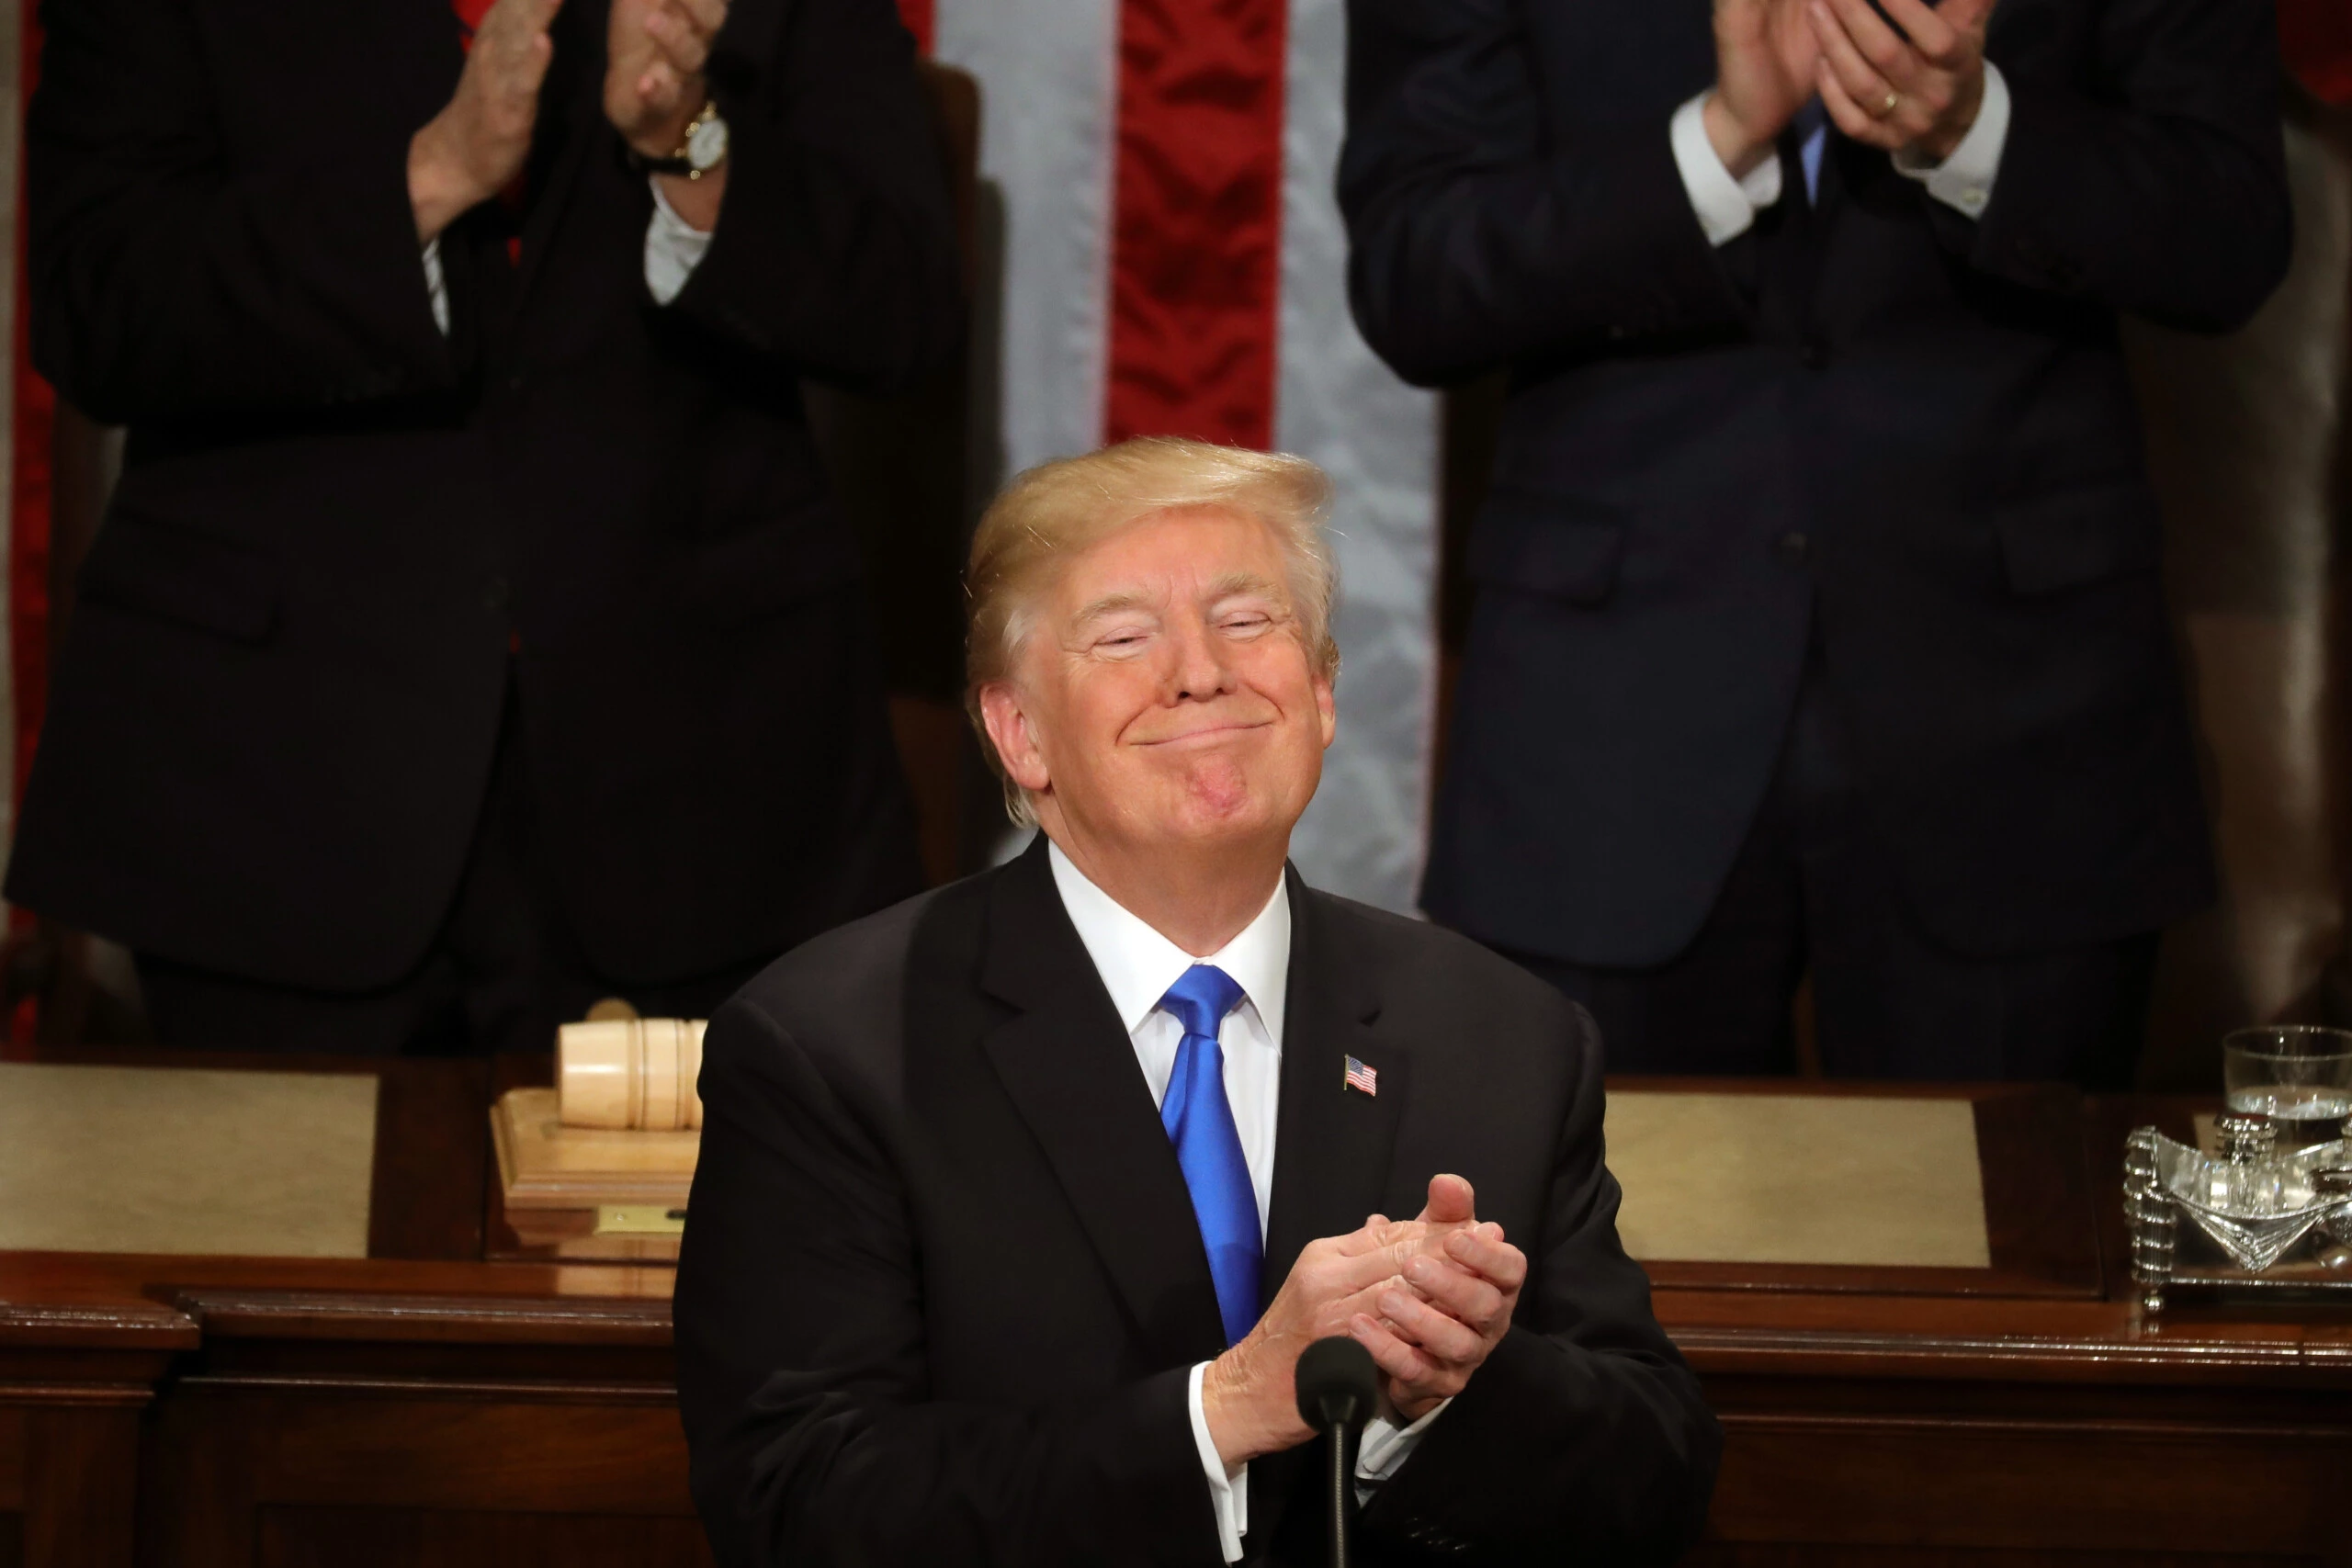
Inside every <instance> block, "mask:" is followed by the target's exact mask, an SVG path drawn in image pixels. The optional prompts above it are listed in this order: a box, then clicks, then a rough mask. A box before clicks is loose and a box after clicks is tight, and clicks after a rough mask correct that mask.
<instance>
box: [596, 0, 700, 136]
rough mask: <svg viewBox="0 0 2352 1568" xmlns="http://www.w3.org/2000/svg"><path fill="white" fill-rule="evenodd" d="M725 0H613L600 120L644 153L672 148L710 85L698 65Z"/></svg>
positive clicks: (606, 48)
mask: <svg viewBox="0 0 2352 1568" xmlns="http://www.w3.org/2000/svg"><path fill="white" fill-rule="evenodd" d="M726 21H727V0H613V10H612V25H611V28H610V30H609V33H608V34H607V37H606V39H605V118H607V119H609V120H611V121H612V122H613V129H614V130H617V131H619V132H620V133H621V138H622V140H623V141H627V142H628V144H629V145H630V146H631V147H634V148H636V149H637V150H638V151H639V152H642V153H644V154H645V155H646V156H647V157H649V158H666V157H668V156H669V155H670V154H671V153H672V152H675V151H676V150H677V147H678V143H679V141H681V140H682V139H683V138H684V135H685V131H686V126H687V123H688V122H689V121H691V120H692V119H693V118H695V115H697V114H699V113H701V112H702V107H703V105H704V104H705V103H706V102H707V101H708V100H709V97H710V87H709V85H708V84H707V82H706V81H705V80H704V76H703V67H704V65H705V64H706V63H707V62H708V61H709V59H710V40H711V39H713V38H715V37H717V36H718V29H719V28H720V27H721V26H723V25H724V24H725V23H726Z"/></svg>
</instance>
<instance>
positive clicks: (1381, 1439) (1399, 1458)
mask: <svg viewBox="0 0 2352 1568" xmlns="http://www.w3.org/2000/svg"><path fill="white" fill-rule="evenodd" d="M1449 1404H1453V1401H1452V1400H1451V1399H1441V1400H1439V1401H1438V1402H1437V1403H1436V1404H1433V1405H1431V1406H1430V1408H1429V1409H1428V1410H1426V1411H1423V1412H1422V1413H1421V1417H1420V1419H1419V1420H1418V1421H1415V1422H1414V1423H1413V1424H1412V1425H1411V1426H1409V1427H1399V1426H1397V1424H1396V1423H1395V1422H1394V1421H1391V1420H1389V1419H1388V1417H1386V1416H1374V1417H1373V1418H1372V1419H1371V1420H1369V1421H1367V1422H1365V1423H1364V1425H1363V1442H1362V1443H1361V1444H1359V1445H1358V1446H1357V1448H1356V1502H1357V1504H1358V1505H1359V1506H1361V1505H1363V1504H1365V1503H1369V1502H1371V1501H1372V1494H1373V1490H1374V1488H1375V1487H1377V1486H1378V1485H1379V1484H1380V1483H1382V1482H1384V1481H1385V1480H1387V1479H1388V1478H1389V1477H1390V1476H1392V1475H1394V1474H1396V1473H1397V1467H1398V1466H1399V1465H1401V1464H1403V1463H1404V1462H1405V1461H1407V1460H1408V1459H1410V1458H1412V1457H1413V1450H1414V1449H1415V1448H1416V1447H1418V1446H1419V1443H1420V1440H1421V1434H1422V1433H1424V1432H1426V1431H1428V1430H1429V1429H1430V1422H1432V1421H1434V1420H1436V1419H1437V1418H1438V1417H1439V1416H1442V1415H1444V1414H1445V1407H1446V1406H1447V1405H1449Z"/></svg>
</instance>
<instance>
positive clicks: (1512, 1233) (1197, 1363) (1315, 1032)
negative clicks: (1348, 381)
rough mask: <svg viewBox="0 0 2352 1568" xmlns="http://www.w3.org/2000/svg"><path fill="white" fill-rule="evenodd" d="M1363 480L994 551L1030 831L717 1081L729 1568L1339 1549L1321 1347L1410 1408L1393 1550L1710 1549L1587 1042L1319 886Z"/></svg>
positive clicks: (1161, 479)
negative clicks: (1320, 1379) (1303, 865)
mask: <svg viewBox="0 0 2352 1568" xmlns="http://www.w3.org/2000/svg"><path fill="white" fill-rule="evenodd" d="M1328 495H1329V491H1328V486H1327V484H1326V483H1325V481H1324V479H1323V476H1322V475H1321V473H1320V472H1319V471H1318V470H1317V469H1316V468H1314V466H1313V465H1311V464H1309V463H1306V462H1305V461H1303V460H1301V459H1298V458H1295V457H1283V456H1279V455H1267V454H1261V453H1253V452H1245V451H1238V450H1234V449H1229V448H1225V447H1218V446H1206V445H1203V444H1199V443H1193V442H1184V441H1172V440H1144V441H1131V442H1127V443H1125V444H1124V445H1122V446H1114V447H1111V448H1109V449H1107V450H1105V451H1102V452H1097V453H1094V454H1092V455H1091V456H1088V457H1078V458H1073V459H1069V460H1068V461H1064V462H1059V463H1051V464H1047V465H1046V466H1045V467H1043V468H1036V469H1034V470H1032V471H1030V472H1029V473H1026V474H1024V475H1023V476H1021V478H1020V479H1016V480H1015V481H1014V482H1013V484H1012V486H1011V488H1010V489H1008V490H1007V491H1006V492H1005V493H1004V494H1003V495H1002V496H1001V498H1000V499H999V500H998V501H997V502H996V503H995V505H994V506H993V507H991V508H990V510H989V513H988V515H987V516H986V517H985V518H983V519H982V521H981V524H980V527H979V531H978V536H977V537H976V538H975V540H974V543H973V547H972V557H971V565H970V572H969V580H968V586H969V590H970V595H971V624H970V643H969V678H970V679H969V701H970V705H971V708H972V711H973V715H974V717H975V720H976V722H977V723H978V726H979V728H980V730H981V733H982V735H983V737H984V739H985V741H986V744H987V747H988V749H989V752H990V754H991V756H992V757H993V758H994V761H995V763H996V765H997V767H998V769H999V771H1000V773H1001V774H1002V777H1003V779H1004V784H1005V790H1006V796H1007V800H1008V803H1009V804H1010V806H1011V807H1012V811H1013V814H1014V816H1015V817H1016V818H1018V819H1021V820H1023V821H1034V822H1035V824H1036V825H1037V826H1038V828H1039V829H1041V832H1040V833H1039V834H1038V837H1037V840H1036V842H1035V844H1034V845H1033V846H1032V847H1031V848H1030V850H1029V851H1028V852H1025V853H1023V855H1021V856H1020V857H1019V858H1017V859H1015V860H1014V861H1012V863H1009V864H1007V865H1004V866H1002V867H1001V868H999V869H998V870H995V871H992V872H989V873H986V874H982V875H979V876H976V877H973V878H971V879H969V880H967V881H965V882H961V883H957V884H956V885H954V886H948V887H944V888H941V889H939V890H937V891H935V892H933V893H930V894H926V895H924V896H923V897H920V898H916V899H913V900H911V901H910V902H908V903H905V904H902V905H899V907H897V908H893V909H889V910H887V911H885V912H884V913H882V914H879V915H876V916H874V917H872V918H870V919H865V920H863V921H860V922H858V923H856V924H854V925H851V926H846V927H843V928H842V929H841V930H839V931H834V932H832V933H831V934H829V935H827V936H824V937H821V938H820V939H818V940H817V941H815V942H810V943H809V944H808V945H807V946H805V947H802V948H801V949H799V950H798V951H797V952H795V953H791V954H789V955H787V956H786V958H784V959H783V960H781V961H780V962H778V963H777V964H775V965H774V966H773V967H771V968H770V969H768V970H767V971H766V972H765V973H764V974H763V975H762V976H760V977H759V978H758V979H757V980H755V981H754V982H752V985H750V986H749V987H746V988H745V989H744V990H743V991H742V992H741V994H740V995H738V996H737V997H736V998H735V999H734V1000H733V1001H732V1002H730V1003H729V1005H728V1006H727V1007H726V1009H724V1010H722V1011H721V1012H720V1013H719V1014H718V1017H717V1019H715V1020H714V1021H713V1023H712V1026H711V1029H710V1032H709V1035H708V1038H707V1044H706V1056H705V1063H704V1068H703V1080H702V1093H703V1100H704V1105H705V1118H706V1121H705V1128H704V1133H703V1148H702V1159H701V1166H700V1168H699V1169H698V1170H697V1172H696V1173H695V1185H694V1193H693V1198H692V1201H691V1204H690V1208H689V1213H690V1216H691V1217H690V1219H689V1221H688V1223H687V1229H686V1237H685V1242H684V1254H683V1257H682V1259H681V1263H680V1270H679V1277H678V1288H677V1302H676V1321H677V1333H678V1357H679V1393H680V1398H681V1403H682V1405H683V1408H684V1419H685V1426H686V1434H687V1438H688V1440H689V1443H690V1445H691V1447H692V1450H693V1460H694V1485H695V1496H696V1500H697V1503H698V1506H699V1507H700V1509H701V1511H702V1515H703V1517H704V1520H705V1523H706V1525H707V1528H708V1530H709V1532H710V1536H711V1539H712V1541H713V1543H714V1546H715V1548H716V1550H717V1552H718V1558H719V1561H720V1562H722V1563H727V1564H730V1565H733V1564H786V1563H790V1564H794V1565H796V1568H798V1565H802V1564H809V1565H814V1564H831V1563H861V1564H872V1563H908V1564H916V1563H921V1564H941V1565H949V1564H963V1563H982V1562H992V1563H993V1562H1003V1563H1018V1564H1024V1565H1025V1564H1043V1563H1060V1562H1071V1563H1077V1562H1085V1563H1125V1562H1136V1563H1144V1562H1150V1563H1169V1564H1188V1565H1190V1564H1197V1565H1199V1568H1216V1565H1217V1564H1219V1563H1223V1562H1269V1563H1272V1562H1297V1563H1306V1562H1319V1561H1320V1560H1321V1558H1322V1555H1323V1552H1324V1550H1325V1549H1324V1546H1323V1536H1322V1531H1323V1529H1324V1526H1323V1523H1322V1520H1323V1517H1324V1510H1322V1509H1321V1508H1318V1507H1317V1506H1315V1503H1316V1489H1315V1485H1314V1477H1315V1466H1314V1465H1313V1463H1312V1459H1313V1451H1314V1446H1315V1445H1314V1442H1313V1441H1312V1440H1311V1438H1312V1434H1311V1433H1310V1431H1309V1430H1308V1428H1307V1427H1306V1425H1305V1424H1304V1423H1303V1422H1302V1421H1301V1420H1300V1418H1299V1416H1298V1413H1297V1409H1296V1406H1295V1398H1294V1391H1293V1387H1292V1373H1293V1370H1294V1368H1295V1363H1296V1361H1297V1359H1298V1355H1299V1352H1300V1351H1301V1350H1302V1349H1304V1348H1306V1346H1307V1345H1308V1344H1310V1343H1312V1342H1313V1341H1314V1340H1316V1339H1317V1338H1319V1337H1325V1336H1329V1335H1350V1336H1352V1337H1355V1338H1356V1339H1357V1340H1359V1341H1361V1342H1362V1343H1363V1346H1364V1348H1366V1349H1367V1350H1368V1351H1369V1352H1370V1353H1371V1355H1372V1357H1373V1359H1374V1363H1375V1364H1376V1365H1377V1367H1378V1368H1379V1370H1380V1372H1381V1375H1382V1380H1383V1389H1382V1399H1381V1410H1380V1413H1379V1415H1378V1416H1375V1417H1374V1420H1373V1421H1372V1422H1371V1424H1370V1426H1369V1427H1367V1429H1366V1431H1365V1434H1364V1438H1363V1444H1362V1448H1361V1451H1360V1454H1359V1458H1358V1463H1357V1469H1356V1492H1357V1495H1358V1498H1359V1499H1360V1500H1362V1501H1363V1503H1364V1507H1363V1516H1362V1520H1361V1523H1360V1526H1359V1528H1358V1533H1357V1538H1356V1544H1357V1550H1358V1552H1359V1554H1360V1556H1361V1557H1362V1558H1363V1559H1364V1560H1365V1561H1368V1562H1412V1561H1419V1560H1423V1559H1429V1560H1439V1559H1442V1560H1444V1561H1449V1562H1521V1561H1537V1560H1541V1561H1547V1562H1558V1561H1575V1562H1659V1561H1667V1560H1670V1559H1671V1558H1673V1557H1674V1556H1675V1555H1677V1554H1678V1553H1679V1551H1680V1550H1681V1549H1682V1548H1683V1547H1684V1546H1685V1545H1687V1544H1688V1543H1689V1542H1690V1540H1691V1539H1692V1538H1693V1537H1694V1536H1695V1535H1696V1534H1697V1531H1698V1529H1699V1526H1700V1523H1701V1521H1702V1517H1703V1516H1704V1513H1705V1509H1706V1502H1707V1497H1708V1494H1709V1490H1710V1487H1711V1486H1712V1484H1713V1471H1714V1463H1715V1458H1716V1453H1717V1449H1718V1441H1719V1439H1718V1436H1717V1432H1716V1428H1715V1426H1714V1422H1713V1418H1712V1417H1711V1416H1709V1415H1708V1413H1707V1411H1706V1409H1705V1407H1704V1405H1703V1404H1702V1402H1701V1400H1700V1397H1699V1392H1698V1387H1697V1384H1696V1382H1695V1380H1694V1379H1693V1378H1692V1376H1691V1372H1690V1371H1689V1370H1688V1369H1687V1368H1686V1367H1685V1366H1684V1365H1683V1363H1682V1361H1681V1359H1680V1358H1679V1356H1678V1355H1677V1354H1676V1353H1675V1350H1674V1348H1673V1347H1672V1346H1671V1345H1670V1344H1669V1343H1668V1340H1667V1338H1666V1337H1665V1335H1664V1334H1663V1333H1662V1332H1661V1331H1660V1330H1659V1328H1658V1326H1657V1322H1656V1321H1655V1319H1654V1318H1653V1317H1652V1316H1651V1313H1650V1306H1649V1292H1648V1284H1647V1281H1646V1280H1645V1279H1644V1277H1643V1275H1642V1273H1641V1271H1640V1269H1637V1268H1636V1267H1635V1266H1634V1264H1633V1263H1632V1262H1630V1261H1629V1260H1628V1259H1627V1258H1626V1257H1625V1255H1624V1253H1623V1249H1622V1248H1621V1247H1620V1246H1619V1245H1618V1240H1617V1234H1616V1227H1615V1216H1616V1211H1617V1201H1618V1191H1617V1186H1616V1183H1615V1182H1614V1181H1613V1180H1612V1179H1611V1177H1610V1175H1609V1172H1608V1170H1607V1168H1605V1167H1604V1165H1603V1164H1602V1157H1601V1132H1600V1128H1601V1086H1600V1043H1599V1041H1598V1040H1597V1039H1596V1038H1595V1036H1594V1033H1593V1030H1592V1025H1591V1022H1590V1021H1589V1019H1587V1018H1586V1017H1585V1016H1584V1015H1583V1014H1582V1013H1581V1012H1579V1011H1578V1010H1576V1009H1575V1008H1574V1007H1573V1006H1572V1005H1571V1004H1569V1003H1567V1002H1566V1001H1565V1000H1564V999H1562V998H1561V997H1560V995H1559V993H1558V992H1557V991H1555V990H1554V989H1553V988H1552V987H1549V986H1547V985H1544V983H1542V982H1540V981H1538V980H1536V979H1534V978H1532V977H1531V976H1528V975H1526V974H1524V973H1522V972H1521V971H1520V970H1518V969H1516V968H1514V967H1512V966H1511V965H1510V964H1507V963H1505V962H1504V961H1502V960H1500V959H1498V958H1497V957H1495V956H1494V955H1493V954H1491V953H1487V951H1486V950H1485V949H1483V948H1480V947H1478V946H1476V944H1474V943H1472V942H1468V941H1467V940H1465V939H1463V938H1460V937H1457V936H1454V935H1452V934H1450V933H1448V932H1445V931H1439V930H1436V929H1433V928H1431V927H1429V926H1426V925H1421V924H1419V923H1416V922H1414V921H1411V920H1407V919H1397V918H1396V917H1394V916H1390V915H1386V914H1383V913H1380V912H1378V911H1376V910H1373V909H1369V908H1363V907H1361V906H1358V905H1354V904H1351V903H1349V902H1347V901H1345V900H1343V899H1340V898H1336V897H1330V896H1329V895H1327V894H1322V893H1317V892H1316V891H1315V890H1313V889H1312V888H1309V887H1308V886H1306V885H1305V884H1304V883H1303V882H1301V881H1300V880H1299V877H1298V875H1297V874H1296V872H1295V871H1293V870H1290V869H1288V867H1287V864H1286V860H1285V856H1286V853H1287V850H1288V846H1289V841H1290V834H1291V829H1292V827H1293V825H1294V824H1295V823H1296V822H1297V820H1298V818H1299V814H1300V813H1301V812H1302V811H1304V810H1305V809H1306V804H1307V802H1308V800H1310V799H1311V798H1312V797H1313V795H1314V794H1315V788H1316V784H1317V779H1318V777H1319V775H1320V772H1321V767H1322V757H1323V750H1324V748H1325V747H1326V746H1328V745H1329V743H1330V740H1331V737H1332V733H1333V728H1334V725H1335V723H1336V722H1337V721H1336V710H1335V706H1334V696H1333V682H1334V680H1335V678H1336V676H1337V674H1338V668H1339V655H1338V650H1337V649H1336V648H1335V646H1334V645H1333V642H1332V639H1331V634H1330V608H1331V601H1332V589H1333V582H1332V571H1331V565H1330V558H1329V551H1328V549H1327V547H1326V545H1325V542H1324V537H1323V524H1324V513H1325V512H1326V510H1327V508H1328ZM1390 1215H1397V1216H1405V1215H1410V1216H1412V1217H1411V1218H1402V1217H1399V1218H1396V1219H1390V1218H1388V1217H1387V1216H1390Z"/></svg>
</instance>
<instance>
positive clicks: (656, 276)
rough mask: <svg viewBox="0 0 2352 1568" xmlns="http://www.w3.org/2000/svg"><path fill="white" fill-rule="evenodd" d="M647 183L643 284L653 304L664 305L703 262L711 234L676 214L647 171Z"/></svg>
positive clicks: (657, 181)
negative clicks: (649, 202)
mask: <svg viewBox="0 0 2352 1568" xmlns="http://www.w3.org/2000/svg"><path fill="white" fill-rule="evenodd" d="M646 184H648V185H650V186H652V187H653V219H652V221H650V222H649V223H647V224H646V226H645V288H646V291H647V292H648V293H650V294H651V295H652V296H653V302H654V303H655V304H657V305H667V304H668V303H669V302H670V301H671V300H673V299H676V298H677V297H678V295H679V293H680V292H681V291H682V290H683V289H684V288H685V287H686V279H688V278H690V277H692V276H694V275H695V268H696V267H698V266H700V265H702V258H703V253H704V252H706V251H707V250H709V249H710V235H709V233H708V232H707V231H704V230H701V229H697V228H695V227H694V226H693V225H692V224H690V223H688V222H687V221H686V220H684V219H683V218H681V217H679V216H678V209H676V208H674V207H672V206H671V205H670V198H669V197H665V196H663V195H662V183H661V182H660V181H659V180H656V179H654V178H652V177H651V176H650V175H649V176H648V177H647V179H646Z"/></svg>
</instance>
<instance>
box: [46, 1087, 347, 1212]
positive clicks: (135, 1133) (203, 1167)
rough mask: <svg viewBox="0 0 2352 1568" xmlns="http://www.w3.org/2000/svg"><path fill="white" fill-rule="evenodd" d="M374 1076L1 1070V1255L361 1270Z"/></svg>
mask: <svg viewBox="0 0 2352 1568" xmlns="http://www.w3.org/2000/svg"><path fill="white" fill-rule="evenodd" d="M375 1159H376V1077H375V1075H374V1074H372V1073H266V1072H263V1073H245V1072H221V1071H215V1070H211V1069H203V1068H187V1067H85V1066H54V1065H51V1064H47V1063H18V1062H8V1063H0V1250H5V1251H12V1252H15V1251H38V1252H159V1253H212V1254H246V1255H252V1256H255V1257H263V1258H365V1257H367V1256H368V1186H369V1179H370V1177H371V1175H372V1173H373V1170H374V1167H375Z"/></svg>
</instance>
